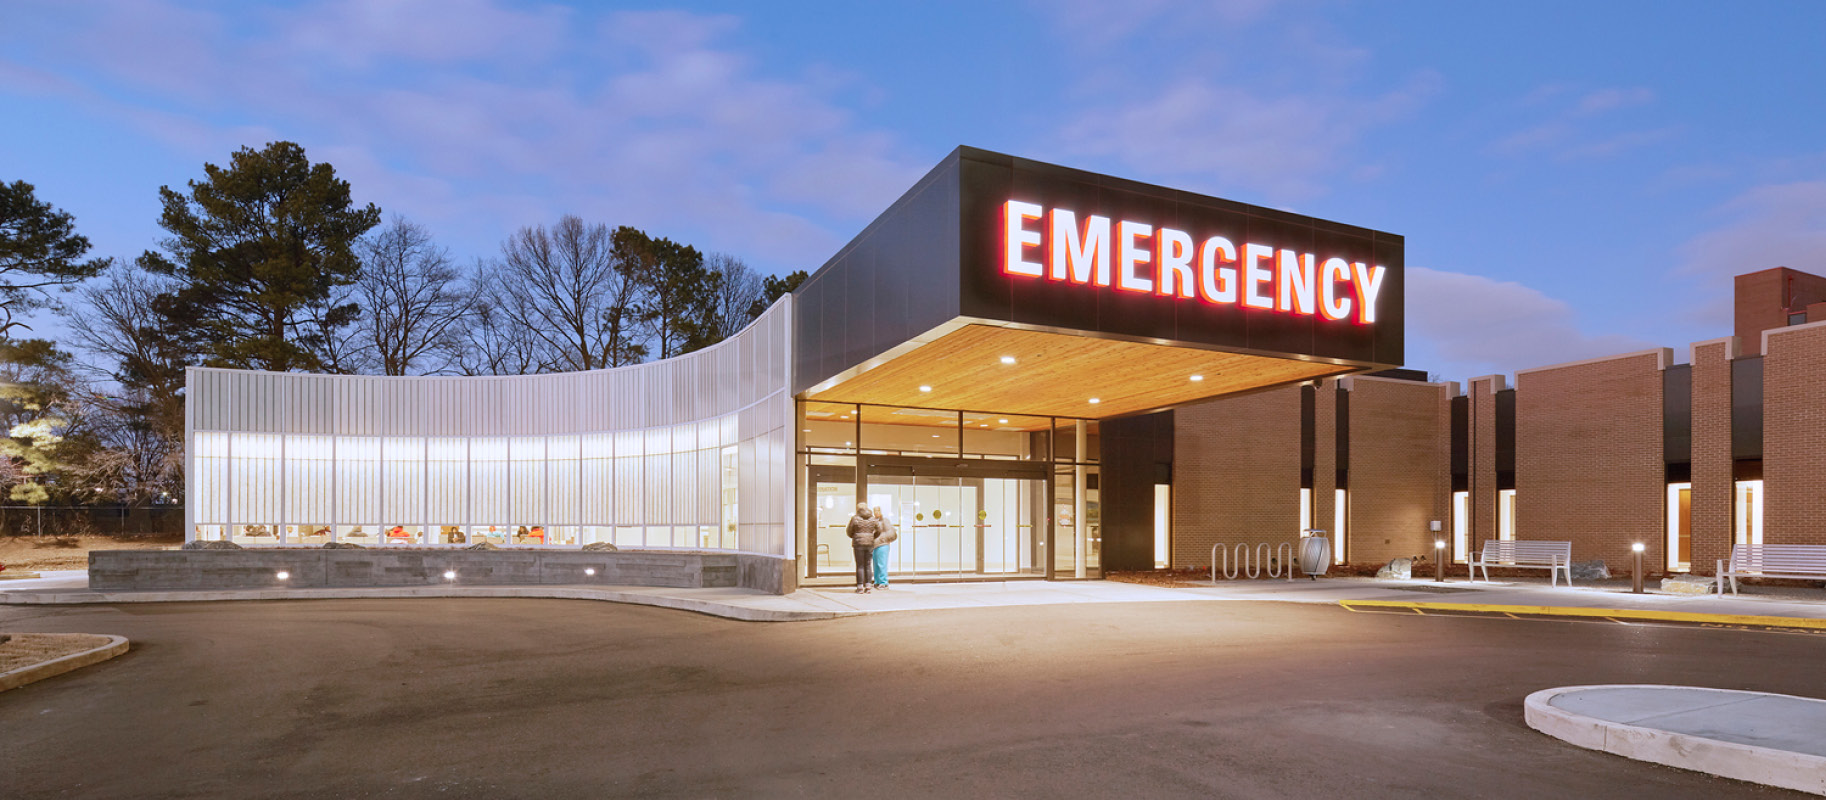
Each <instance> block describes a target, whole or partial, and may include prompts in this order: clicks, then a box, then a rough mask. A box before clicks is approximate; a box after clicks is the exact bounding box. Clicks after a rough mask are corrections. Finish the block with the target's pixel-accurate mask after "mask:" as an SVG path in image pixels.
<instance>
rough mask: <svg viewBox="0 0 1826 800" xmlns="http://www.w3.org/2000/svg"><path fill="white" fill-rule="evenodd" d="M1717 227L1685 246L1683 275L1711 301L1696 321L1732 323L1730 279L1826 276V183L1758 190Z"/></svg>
mask: <svg viewBox="0 0 1826 800" xmlns="http://www.w3.org/2000/svg"><path fill="white" fill-rule="evenodd" d="M1715 215H1716V216H1717V217H1721V218H1722V221H1721V222H1720V223H1719V225H1718V226H1717V227H1714V228H1712V229H1710V230H1706V231H1704V232H1701V233H1698V234H1696V235H1694V236H1693V237H1692V238H1690V239H1688V240H1687V241H1686V242H1685V243H1684V244H1682V245H1681V247H1680V250H1679V253H1680V255H1679V259H1680V260H1679V262H1678V263H1679V270H1678V274H1680V275H1681V276H1683V277H1687V278H1690V279H1693V280H1695V281H1696V282H1698V283H1699V284H1700V287H1701V291H1700V292H1699V293H1698V295H1699V296H1700V297H1704V298H1707V299H1706V300H1704V301H1702V302H1701V303H1700V304H1699V305H1698V306H1697V307H1696V308H1695V309H1694V310H1693V312H1692V314H1693V316H1694V318H1695V320H1696V321H1699V322H1704V323H1706V324H1709V325H1713V326H1718V327H1724V326H1728V325H1730V324H1731V316H1732V307H1731V278H1732V277H1733V276H1735V275H1740V274H1742V273H1745V272H1755V271H1757V270H1764V269H1769V268H1771V267H1792V268H1794V269H1798V270H1803V271H1806V272H1812V273H1815V274H1826V181H1801V182H1795V183H1779V184H1769V185H1764V186H1757V187H1755V188H1752V189H1749V190H1747V191H1744V192H1743V193H1741V194H1739V195H1737V196H1736V197H1733V198H1731V199H1730V200H1729V201H1727V202H1726V203H1724V204H1723V205H1722V206H1720V207H1719V208H1718V209H1717V210H1716V212H1715Z"/></svg>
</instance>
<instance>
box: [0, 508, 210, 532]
mask: <svg viewBox="0 0 1826 800" xmlns="http://www.w3.org/2000/svg"><path fill="white" fill-rule="evenodd" d="M183 535H184V507H183V506H171V505H158V506H0V536H147V537H171V536H183Z"/></svg>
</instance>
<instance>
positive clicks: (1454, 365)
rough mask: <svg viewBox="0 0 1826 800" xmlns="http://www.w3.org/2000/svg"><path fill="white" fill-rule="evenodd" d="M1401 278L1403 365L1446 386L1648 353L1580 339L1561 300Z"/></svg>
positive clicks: (1615, 339)
mask: <svg viewBox="0 0 1826 800" xmlns="http://www.w3.org/2000/svg"><path fill="white" fill-rule="evenodd" d="M1406 278H1407V283H1406V286H1407V337H1408V343H1409V345H1408V349H1409V356H1408V363H1409V364H1410V365H1412V366H1413V367H1415V368H1416V369H1424V370H1427V371H1429V372H1438V373H1440V374H1441V377H1442V378H1444V379H1446V380H1464V379H1466V378H1471V377H1476V376H1479V375H1488V374H1493V373H1505V374H1507V373H1512V372H1514V371H1515V370H1518V369H1528V368H1530V367H1539V366H1545V365H1548V364H1558V363H1563V362H1567V361H1578V360H1580V359H1585V358H1593V357H1597V356H1603V355H1610V354H1614V353H1627V352H1630V351H1633V350H1643V349H1646V348H1649V347H1652V346H1654V345H1653V344H1651V343H1649V342H1647V341H1645V340H1642V339H1638V338H1635V337H1631V336H1620V335H1615V334H1590V333H1587V332H1585V331H1584V330H1582V329H1581V327H1580V325H1579V323H1578V320H1577V318H1576V316H1575V314H1574V313H1573V308H1572V306H1571V305H1570V304H1568V303H1567V302H1566V301H1565V300H1562V299H1559V298H1556V297H1551V296H1549V295H1547V294H1546V293H1544V292H1542V291H1540V290H1538V289H1535V288H1532V287H1529V286H1525V285H1523V284H1521V283H1517V282H1514V281H1499V280H1494V279H1491V278H1486V277H1484V276H1481V275H1469V274H1465V273H1462V272H1449V271H1445V270H1436V269H1427V268H1425V267H1413V266H1410V267H1408V268H1407V272H1406Z"/></svg>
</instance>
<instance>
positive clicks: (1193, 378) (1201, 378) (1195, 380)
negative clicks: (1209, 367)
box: [1192, 375, 1205, 383]
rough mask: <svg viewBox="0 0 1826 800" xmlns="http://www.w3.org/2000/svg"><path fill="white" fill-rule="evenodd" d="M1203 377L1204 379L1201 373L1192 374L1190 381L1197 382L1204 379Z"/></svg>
mask: <svg viewBox="0 0 1826 800" xmlns="http://www.w3.org/2000/svg"><path fill="white" fill-rule="evenodd" d="M1204 379H1205V376H1203V375H1193V376H1192V382H1193V383H1197V382H1199V381H1202V380H1204Z"/></svg>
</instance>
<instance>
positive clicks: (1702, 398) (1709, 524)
mask: <svg viewBox="0 0 1826 800" xmlns="http://www.w3.org/2000/svg"><path fill="white" fill-rule="evenodd" d="M1736 351H1737V339H1736V337H1725V338H1723V339H1713V340H1711V341H1708V342H1699V343H1697V344H1694V345H1693V351H1692V352H1693V355H1692V364H1693V462H1692V464H1693V521H1692V525H1693V571H1694V572H1695V573H1700V574H1705V575H1710V574H1712V572H1713V571H1714V570H1715V568H1716V565H1717V562H1718V560H1719V559H1721V558H1726V557H1728V556H1729V555H1730V551H1731V542H1732V532H1733V530H1734V528H1733V524H1732V522H1733V519H1732V503H1733V498H1734V494H1733V492H1734V489H1733V487H1734V486H1735V485H1736V483H1735V481H1734V480H1733V479H1732V473H1731V360H1732V359H1733V358H1735V357H1736V355H1737V352H1736Z"/></svg>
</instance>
